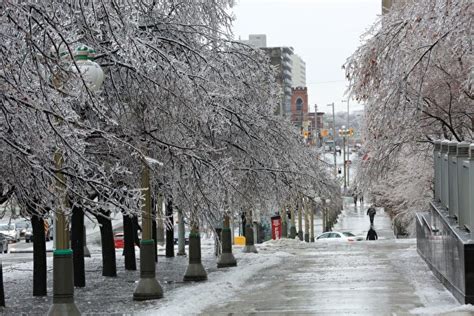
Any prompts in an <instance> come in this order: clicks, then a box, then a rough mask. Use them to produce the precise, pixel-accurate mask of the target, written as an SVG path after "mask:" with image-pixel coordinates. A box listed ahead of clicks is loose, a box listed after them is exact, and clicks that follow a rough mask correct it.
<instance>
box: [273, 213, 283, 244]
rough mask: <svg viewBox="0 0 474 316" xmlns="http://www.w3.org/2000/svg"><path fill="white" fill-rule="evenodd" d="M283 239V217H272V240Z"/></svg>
mask: <svg viewBox="0 0 474 316" xmlns="http://www.w3.org/2000/svg"><path fill="white" fill-rule="evenodd" d="M277 238H278V239H280V238H281V217H280V216H279V215H278V216H272V239H277Z"/></svg>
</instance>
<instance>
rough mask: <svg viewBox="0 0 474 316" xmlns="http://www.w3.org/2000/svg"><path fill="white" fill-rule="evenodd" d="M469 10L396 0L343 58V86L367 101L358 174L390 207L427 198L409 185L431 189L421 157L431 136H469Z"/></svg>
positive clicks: (473, 124)
mask: <svg viewBox="0 0 474 316" xmlns="http://www.w3.org/2000/svg"><path fill="white" fill-rule="evenodd" d="M472 13H473V5H472V1H464V0H461V1H446V0H436V1H428V2H427V1H418V0H414V1H406V2H405V3H399V4H398V5H395V6H394V7H393V8H391V10H390V11H389V12H388V13H387V14H386V15H383V16H382V17H381V18H380V20H379V21H378V22H377V23H376V24H375V25H374V26H372V28H371V29H370V30H369V31H368V33H367V34H365V37H364V43H363V44H362V45H361V46H360V47H359V48H358V49H357V50H356V51H355V52H354V54H353V55H352V56H351V57H350V58H349V59H348V61H347V63H346V64H345V69H346V74H347V78H348V79H349V81H350V93H351V94H352V95H353V96H354V97H355V98H356V99H358V100H361V101H364V102H365V104H366V107H365V130H364V140H365V147H366V150H367V152H368V157H369V159H368V160H366V161H363V162H362V164H363V167H362V168H361V172H359V177H358V181H359V182H360V184H361V185H363V186H365V187H369V186H370V185H371V184H372V185H377V188H378V189H377V191H378V193H377V194H382V195H383V196H384V200H386V201H387V203H389V204H390V205H391V206H393V207H394V211H395V213H398V212H400V211H402V210H404V211H406V210H408V209H410V210H414V209H415V208H416V207H419V206H420V205H422V204H424V205H425V207H426V206H427V205H428V204H427V201H428V197H427V196H426V195H425V194H422V195H418V196H413V195H412V194H411V193H412V192H413V191H409V188H411V187H412V185H411V184H413V183H416V184H417V185H416V187H417V188H423V190H422V191H423V192H428V191H430V181H427V179H428V178H429V177H430V175H431V171H430V168H427V167H426V166H425V165H423V166H420V163H422V164H423V163H426V164H427V165H431V161H430V157H431V155H430V151H431V150H432V146H431V144H432V140H434V139H438V138H446V139H450V140H458V141H461V140H467V141H472V139H473V136H474V130H473V128H474V121H473V119H474V117H473V111H472V108H473V90H472V89H473V81H472V80H473V77H472V69H473V68H472V67H473V59H472ZM419 160H421V161H422V162H420V161H419ZM407 164H408V165H407ZM362 171H363V172H362ZM415 174H418V176H415ZM389 175H390V176H389ZM394 185H396V187H393V186H394ZM393 190H395V191H397V192H398V193H397V194H393V193H394V192H393ZM402 192H403V193H402ZM420 196H424V197H425V199H424V203H419V201H418V198H419V197H420ZM400 198H401V199H402V200H400Z"/></svg>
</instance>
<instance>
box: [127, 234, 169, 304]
mask: <svg viewBox="0 0 474 316" xmlns="http://www.w3.org/2000/svg"><path fill="white" fill-rule="evenodd" d="M154 247H155V241H154V240H153V239H151V240H143V239H142V240H141V241H140V280H139V281H138V284H137V287H136V289H135V291H134V292H133V300H135V301H146V300H155V299H159V298H162V297H163V289H162V287H161V285H160V283H159V282H158V280H157V279H156V275H155V269H156V267H155V258H154V254H155V251H154V249H153V248H154Z"/></svg>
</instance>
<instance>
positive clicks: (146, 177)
mask: <svg viewBox="0 0 474 316" xmlns="http://www.w3.org/2000/svg"><path fill="white" fill-rule="evenodd" d="M141 182H142V188H143V189H144V200H143V201H142V240H140V280H139V281H138V284H137V287H136V288H135V291H134V292H133V299H134V300H135V301H145V300H152V299H158V298H162V297H163V289H162V287H161V285H160V283H159V282H158V280H157V279H156V265H155V240H154V239H153V236H152V214H151V185H150V167H149V166H148V165H146V164H145V163H144V164H143V169H142V177H141Z"/></svg>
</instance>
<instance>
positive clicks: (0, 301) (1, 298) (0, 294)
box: [0, 261, 5, 307]
mask: <svg viewBox="0 0 474 316" xmlns="http://www.w3.org/2000/svg"><path fill="white" fill-rule="evenodd" d="M0 306H3V307H5V291H4V290H3V265H2V262H1V261H0Z"/></svg>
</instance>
